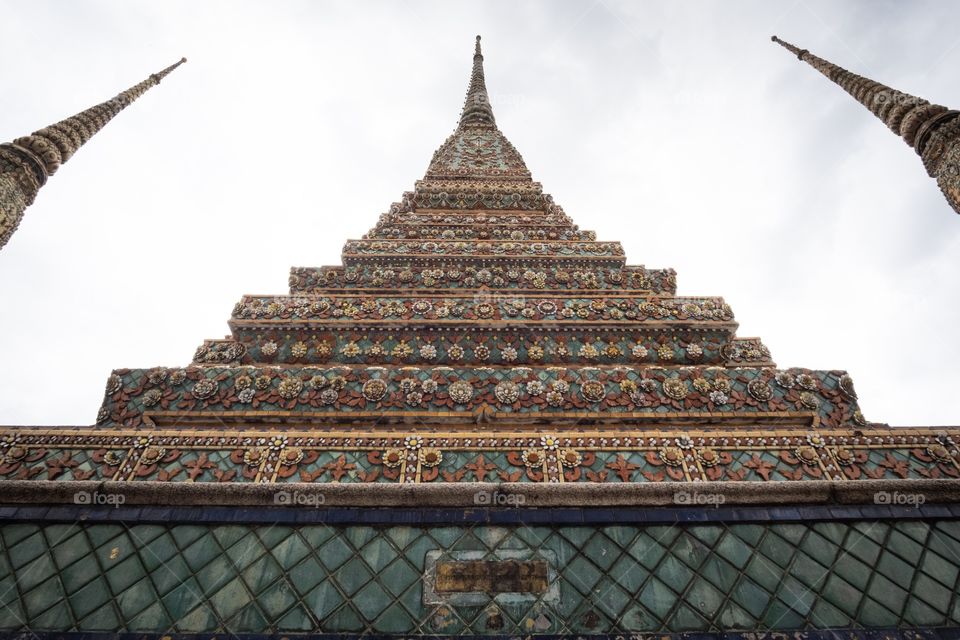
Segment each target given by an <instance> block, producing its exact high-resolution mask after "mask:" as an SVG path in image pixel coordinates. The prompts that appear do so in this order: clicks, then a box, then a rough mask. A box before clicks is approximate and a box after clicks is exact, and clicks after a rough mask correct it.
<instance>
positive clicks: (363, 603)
mask: <svg viewBox="0 0 960 640" xmlns="http://www.w3.org/2000/svg"><path fill="white" fill-rule="evenodd" d="M350 602H351V603H353V605H354V606H355V607H356V608H357V611H359V612H360V614H361V615H362V616H363V619H364V620H365V621H367V622H372V621H373V620H374V619H376V618H377V616H379V615H380V614H381V613H382V612H383V611H384V609H386V608H387V607H389V606H390V604H391V602H393V598H392V597H391V596H390V595H389V594H387V592H386V591H384V589H383V587H381V586H380V585H379V584H377V582H376V580H372V581H370V582H369V583H367V585H366V586H365V587H363V588H361V589H360V590H359V591H357V592H356V593H355V594H354V595H353V596H352V597H351V598H350Z"/></svg>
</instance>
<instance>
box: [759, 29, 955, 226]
mask: <svg viewBox="0 0 960 640" xmlns="http://www.w3.org/2000/svg"><path fill="white" fill-rule="evenodd" d="M771 40H773V41H774V42H776V43H777V44H779V45H780V46H782V47H783V48H784V49H786V50H787V51H789V52H790V53H793V54H794V55H796V56H797V59H799V60H801V61H802V62H806V63H807V64H809V65H810V66H811V67H813V68H814V69H816V70H817V71H819V72H820V73H822V74H823V75H824V76H826V77H827V78H828V79H829V80H831V81H832V82H834V83H836V84H838V85H839V86H840V87H841V88H842V89H843V90H844V91H846V92H847V93H849V94H850V95H851V96H853V97H854V99H856V101H857V102H859V103H860V104H862V105H863V106H865V107H866V108H867V109H869V110H870V112H871V113H872V114H873V115H875V116H877V117H878V118H879V119H880V120H881V121H882V122H883V123H884V124H885V125H887V126H888V127H889V128H890V130H891V131H893V132H894V133H896V134H897V135H899V136H900V137H902V138H903V141H904V142H906V143H907V144H908V145H910V146H911V147H912V148H913V150H914V151H916V152H917V155H918V156H920V159H921V160H922V161H923V168H924V169H926V171H927V175H929V176H930V177H931V178H934V179H935V180H936V181H937V185H938V186H939V187H940V191H941V192H942V193H943V197H944V198H946V199H947V202H948V203H950V206H951V207H953V210H954V211H955V212H956V213H960V111H957V110H956V109H948V108H947V107H944V106H942V105H939V104H931V103H930V102H929V101H928V100H924V99H923V98H919V97H917V96H912V95H910V94H909V93H904V92H903V91H898V90H896V89H891V88H890V87H888V86H886V85H884V84H880V83H879V82H876V81H874V80H870V79H869V78H864V77H863V76H858V75H857V74H855V73H852V72H850V71H847V70H846V69H844V68H843V67H838V66H837V65H835V64H833V63H832V62H828V61H826V60H824V59H823V58H818V57H817V56H815V55H813V54H812V53H810V52H809V51H807V50H806V49H800V48H798V47H795V46H794V45H792V44H790V43H789V42H784V41H783V40H781V39H780V38H778V37H777V36H771Z"/></svg>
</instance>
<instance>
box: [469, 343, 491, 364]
mask: <svg viewBox="0 0 960 640" xmlns="http://www.w3.org/2000/svg"><path fill="white" fill-rule="evenodd" d="M473 355H474V357H475V358H476V359H477V360H486V359H487V358H489V357H490V349H489V348H488V347H487V346H486V345H484V344H478V345H477V346H475V347H474V348H473Z"/></svg>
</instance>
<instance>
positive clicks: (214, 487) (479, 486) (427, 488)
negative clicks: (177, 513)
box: [0, 479, 960, 509]
mask: <svg viewBox="0 0 960 640" xmlns="http://www.w3.org/2000/svg"><path fill="white" fill-rule="evenodd" d="M81 493H86V494H88V495H92V494H94V493H97V494H100V495H122V496H123V505H124V506H126V507H134V506H173V507H180V506H246V507H277V506H288V507H297V506H299V505H310V506H311V507H312V506H320V505H322V506H323V507H325V508H329V507H371V508H373V507H469V508H477V507H485V506H492V507H496V506H498V505H503V504H507V505H514V504H516V505H522V507H521V508H525V509H529V508H531V507H629V506H672V507H686V508H697V507H703V508H711V507H713V506H715V505H716V504H718V503H719V504H724V505H727V506H729V505H770V506H782V505H815V504H821V505H824V504H825V505H830V504H836V505H848V504H849V505H852V504H861V505H863V504H869V505H874V504H876V505H889V504H891V503H890V502H889V501H888V502H884V501H883V500H884V499H883V498H881V499H880V500H877V496H878V495H880V494H882V493H886V494H889V495H888V496H887V498H889V496H893V495H895V494H896V496H900V497H904V499H906V500H916V496H922V497H921V498H920V502H921V503H922V504H923V503H960V480H958V479H950V480H856V481H844V482H832V481H825V480H810V481H800V482H778V481H773V482H709V483H703V482H671V483H643V484H641V483H636V484H586V483H584V484H533V483H489V482H461V483H451V484H389V485H387V484H334V483H323V484H320V483H302V482H290V483H276V484H236V483H224V484H214V483H196V484H194V483H169V482H113V481H110V482H97V481H66V482H59V481H33V480H4V481H0V504H3V505H35V506H53V505H64V504H70V505H77V506H84V503H83V501H82V500H83V499H82V498H81V499H80V500H78V499H77V497H76V496H77V495H78V494H81ZM280 493H285V494H286V496H285V497H284V498H280V499H278V498H277V496H278V494H280ZM494 493H496V494H497V497H503V496H507V497H510V496H513V498H511V499H510V500H509V501H508V502H506V503H504V502H503V501H500V502H496V501H494V503H493V504H490V502H486V503H485V502H484V498H480V499H478V498H477V496H478V494H485V498H486V499H487V500H489V497H490V496H491V495H492V494H494ZM517 496H523V497H522V499H520V498H517ZM717 496H722V497H721V498H719V499H718V498H717ZM291 497H292V499H291ZM285 500H287V501H285ZM896 504H897V503H896V498H894V502H893V505H892V506H895V505H896ZM91 506H92V505H91ZM303 508H309V507H307V506H304V507H303Z"/></svg>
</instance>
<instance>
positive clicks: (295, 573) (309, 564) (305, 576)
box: [288, 556, 328, 595]
mask: <svg viewBox="0 0 960 640" xmlns="http://www.w3.org/2000/svg"><path fill="white" fill-rule="evenodd" d="M327 575H328V574H327V570H326V569H324V568H323V567H322V566H321V565H320V562H319V561H318V560H317V559H316V558H314V557H313V556H310V557H308V558H306V559H304V561H303V562H301V563H300V564H298V565H297V566H295V567H294V568H293V569H291V570H290V572H289V574H288V576H289V578H290V583H291V584H292V585H293V587H294V588H295V589H296V590H297V592H298V593H300V594H301V595H303V594H306V593H309V592H310V590H311V589H313V588H314V587H315V586H317V585H318V584H320V582H321V581H322V580H323V579H324V578H325V577H326V576H327Z"/></svg>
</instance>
